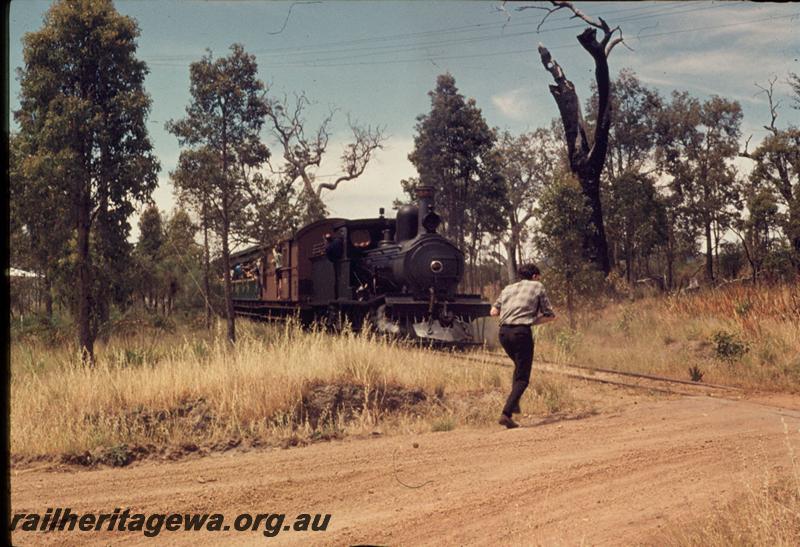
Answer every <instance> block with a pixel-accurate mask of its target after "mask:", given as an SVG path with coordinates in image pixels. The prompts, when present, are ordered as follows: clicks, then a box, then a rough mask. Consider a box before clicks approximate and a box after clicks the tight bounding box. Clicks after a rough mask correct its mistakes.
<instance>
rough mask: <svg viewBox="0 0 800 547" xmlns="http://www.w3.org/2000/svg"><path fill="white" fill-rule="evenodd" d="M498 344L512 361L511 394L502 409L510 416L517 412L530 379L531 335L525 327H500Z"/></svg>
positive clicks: (531, 359)
mask: <svg viewBox="0 0 800 547" xmlns="http://www.w3.org/2000/svg"><path fill="white" fill-rule="evenodd" d="M500 344H501V345H502V346H503V349H504V350H506V353H507V354H508V356H509V357H511V359H512V360H513V361H514V378H513V381H512V384H511V393H510V394H509V395H508V399H507V400H506V406H505V407H503V414H505V415H506V416H511V414H512V413H514V412H515V411H518V410H517V409H518V408H519V400H520V399H521V398H522V394H523V393H525V389H526V388H527V387H528V383H529V382H530V379H531V365H533V334H532V333H531V328H530V327H529V326H526V325H501V326H500Z"/></svg>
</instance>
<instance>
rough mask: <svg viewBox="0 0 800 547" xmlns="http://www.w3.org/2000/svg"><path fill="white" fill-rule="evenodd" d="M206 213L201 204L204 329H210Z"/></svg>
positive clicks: (209, 281)
mask: <svg viewBox="0 0 800 547" xmlns="http://www.w3.org/2000/svg"><path fill="white" fill-rule="evenodd" d="M207 215H208V211H206V205H205V203H203V291H205V294H204V295H203V300H204V301H205V307H206V329H209V330H210V329H211V253H210V251H209V249H208V216H207Z"/></svg>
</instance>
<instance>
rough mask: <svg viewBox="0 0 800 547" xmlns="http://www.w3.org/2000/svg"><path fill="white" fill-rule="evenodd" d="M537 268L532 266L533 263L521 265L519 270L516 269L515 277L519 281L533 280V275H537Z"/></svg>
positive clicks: (534, 265)
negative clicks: (518, 278) (517, 277)
mask: <svg viewBox="0 0 800 547" xmlns="http://www.w3.org/2000/svg"><path fill="white" fill-rule="evenodd" d="M539 273H540V272H539V267H538V266H537V265H536V264H534V263H533V262H528V263H527V264H522V265H521V266H520V267H519V268H517V275H518V276H519V277H520V279H528V280H530V279H533V276H534V275H539Z"/></svg>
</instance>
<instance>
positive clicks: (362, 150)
mask: <svg viewBox="0 0 800 547" xmlns="http://www.w3.org/2000/svg"><path fill="white" fill-rule="evenodd" d="M309 104H310V101H309V100H308V98H307V97H306V95H305V93H299V94H297V95H295V99H294V104H293V105H292V107H291V108H290V107H289V100H288V98H287V97H286V96H284V97H283V99H276V98H270V99H268V110H267V117H268V118H269V119H270V120H271V122H272V134H273V135H274V136H275V138H276V139H277V140H278V142H279V143H280V145H281V147H282V148H283V160H284V164H283V165H282V166H281V168H280V169H277V170H276V169H273V172H276V173H279V174H280V176H281V177H283V178H284V180H285V181H287V182H291V183H295V182H300V183H301V184H302V191H301V192H300V204H299V205H300V207H302V209H303V213H302V216H303V217H304V219H303V220H304V221H312V220H317V219H319V218H322V217H324V216H325V213H326V210H325V205H324V203H323V202H322V192H323V191H324V190H328V191H333V190H336V188H338V187H339V185H340V184H341V183H342V182H346V181H349V180H353V179H356V178H358V177H360V176H361V175H362V174H363V173H364V170H365V169H366V167H367V164H368V163H369V162H370V160H371V159H372V157H373V155H374V153H375V151H376V150H379V149H382V148H383V142H384V140H385V139H386V137H385V135H384V128H382V127H381V126H378V127H375V128H373V127H372V126H366V127H365V126H361V125H358V124H357V123H356V122H354V121H353V120H351V119H350V117H349V116H348V118H347V123H348V125H349V127H350V131H351V132H352V138H353V140H352V142H350V143H349V144H347V145H345V147H344V152H343V153H342V155H341V163H340V172H341V174H340V175H338V176H337V177H336V178H335V179H334V180H333V182H317V181H316V170H317V169H318V168H319V167H320V164H321V163H322V160H323V157H324V156H325V152H326V151H327V148H328V143H329V140H330V136H331V129H330V125H331V122H332V120H333V116H334V114H335V113H336V111H335V110H333V109H332V110H330V111H329V112H328V114H327V115H326V116H325V118H323V120H322V122H321V123H320V125H319V127H318V128H317V130H316V131H315V132H314V133H313V134H308V135H307V134H306V120H305V117H304V112H305V110H306V108H307V107H308V106H309Z"/></svg>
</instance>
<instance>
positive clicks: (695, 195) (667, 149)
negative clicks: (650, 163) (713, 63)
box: [659, 91, 742, 281]
mask: <svg viewBox="0 0 800 547" xmlns="http://www.w3.org/2000/svg"><path fill="white" fill-rule="evenodd" d="M741 120H742V109H741V106H740V105H739V103H738V102H737V101H729V100H727V99H724V98H722V97H718V96H712V97H711V98H710V99H708V100H707V101H705V102H702V103H701V102H700V101H699V100H698V99H696V98H694V97H691V96H690V95H689V94H688V93H686V92H677V91H675V92H673V94H672V101H671V103H670V104H669V105H668V106H667V107H666V108H665V109H664V113H663V116H662V117H661V119H660V128H659V140H660V146H661V156H660V163H661V164H662V166H663V169H664V171H665V172H666V173H667V174H668V175H670V176H671V177H672V181H671V184H670V189H671V191H672V193H673V195H674V196H675V198H676V201H677V206H678V207H680V208H681V209H682V211H683V214H684V216H685V218H686V219H688V221H689V222H690V223H691V225H692V227H693V228H695V229H696V230H697V232H698V233H699V235H701V237H703V238H704V239H705V257H706V265H705V270H706V278H707V279H708V280H709V281H713V280H714V279H715V274H714V249H715V248H717V247H718V243H719V240H720V237H721V235H722V233H723V232H724V231H725V230H727V229H728V228H729V227H730V225H731V222H732V220H733V218H734V217H735V209H736V208H739V209H741V206H742V205H741V196H740V194H739V192H738V189H737V185H736V184H735V182H736V169H735V167H734V166H733V164H732V160H733V158H735V157H736V155H737V154H738V152H739V136H740V124H741Z"/></svg>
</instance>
